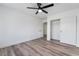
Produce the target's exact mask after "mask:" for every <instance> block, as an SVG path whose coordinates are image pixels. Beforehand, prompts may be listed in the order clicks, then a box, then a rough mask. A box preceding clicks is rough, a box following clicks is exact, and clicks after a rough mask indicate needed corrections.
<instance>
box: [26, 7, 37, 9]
mask: <svg viewBox="0 0 79 59" xmlns="http://www.w3.org/2000/svg"><path fill="white" fill-rule="evenodd" d="M27 8H28V9H38V8H34V7H27Z"/></svg>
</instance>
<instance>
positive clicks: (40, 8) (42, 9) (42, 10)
mask: <svg viewBox="0 0 79 59" xmlns="http://www.w3.org/2000/svg"><path fill="white" fill-rule="evenodd" d="M41 5H42V4H41V3H37V6H38V8H35V7H27V8H28V9H37V12H36V13H35V14H38V13H39V12H44V13H46V14H48V12H47V11H45V10H44V9H45V8H48V7H52V6H54V4H53V3H52V4H49V5H46V6H43V7H41Z"/></svg>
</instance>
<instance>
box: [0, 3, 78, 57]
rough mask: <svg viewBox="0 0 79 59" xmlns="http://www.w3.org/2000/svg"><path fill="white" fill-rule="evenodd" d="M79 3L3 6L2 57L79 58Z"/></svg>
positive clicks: (0, 12) (0, 9)
mask: <svg viewBox="0 0 79 59" xmlns="http://www.w3.org/2000/svg"><path fill="white" fill-rule="evenodd" d="M78 25H79V3H0V56H79V26H78Z"/></svg>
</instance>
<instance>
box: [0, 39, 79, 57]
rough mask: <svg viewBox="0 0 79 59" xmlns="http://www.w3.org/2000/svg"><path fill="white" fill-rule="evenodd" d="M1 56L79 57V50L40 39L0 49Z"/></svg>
mask: <svg viewBox="0 0 79 59" xmlns="http://www.w3.org/2000/svg"><path fill="white" fill-rule="evenodd" d="M0 56H79V48H78V47H75V46H71V45H68V44H64V43H60V42H58V41H54V40H51V41H47V40H46V39H45V38H39V39H35V40H31V41H28V42H24V43H21V44H17V45H13V46H10V47H6V48H1V49H0Z"/></svg>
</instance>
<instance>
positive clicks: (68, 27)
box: [60, 16, 76, 45]
mask: <svg viewBox="0 0 79 59" xmlns="http://www.w3.org/2000/svg"><path fill="white" fill-rule="evenodd" d="M60 26H61V42H64V43H67V44H73V45H75V44H76V17H75V16H70V17H65V18H63V19H61V25H60Z"/></svg>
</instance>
